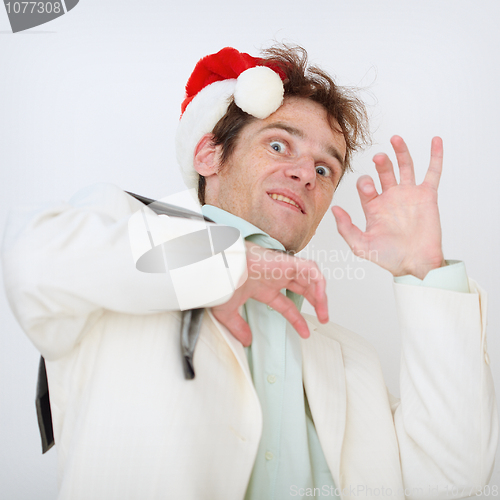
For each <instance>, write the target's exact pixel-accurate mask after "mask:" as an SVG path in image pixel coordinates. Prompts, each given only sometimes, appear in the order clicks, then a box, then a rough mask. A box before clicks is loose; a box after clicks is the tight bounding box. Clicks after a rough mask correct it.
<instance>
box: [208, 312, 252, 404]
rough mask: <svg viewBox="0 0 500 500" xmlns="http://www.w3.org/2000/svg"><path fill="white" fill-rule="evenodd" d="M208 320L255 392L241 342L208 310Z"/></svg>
mask: <svg viewBox="0 0 500 500" xmlns="http://www.w3.org/2000/svg"><path fill="white" fill-rule="evenodd" d="M206 311H207V313H208V315H209V317H210V319H211V320H212V321H213V323H214V324H215V326H216V327H217V330H218V331H219V332H220V334H221V336H222V338H223V339H224V340H225V341H226V343H227V345H228V346H229V349H231V351H232V353H233V354H234V356H235V358H236V360H237V361H238V364H239V365H240V367H241V369H242V370H243V373H244V374H245V378H246V379H247V381H248V383H249V384H250V385H251V386H252V389H253V391H254V392H255V388H254V385H253V380H252V375H251V373H250V368H249V366H248V360H247V356H246V353H245V349H244V348H243V346H242V345H241V342H239V341H238V340H236V339H235V338H234V337H233V336H232V335H231V333H230V332H229V330H228V329H227V328H226V327H225V326H223V325H221V324H220V323H219V322H218V321H217V320H216V319H215V317H214V315H213V314H212V311H211V310H210V309H207V310H206ZM255 397H256V398H257V400H258V397H257V393H256V392H255Z"/></svg>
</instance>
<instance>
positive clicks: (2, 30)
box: [0, 0, 500, 500]
mask: <svg viewBox="0 0 500 500" xmlns="http://www.w3.org/2000/svg"><path fill="white" fill-rule="evenodd" d="M499 19H500V2H497V1H495V0H488V1H485V0H483V1H477V0H476V1H468V0H444V1H437V0H420V1H402V0H380V1H373V0H351V1H346V0H342V1H341V0H329V1H326V0H324V1H315V0H311V1H310V2H308V3H307V5H306V2H304V1H303V0H287V1H286V2H284V1H280V0H275V1H274V2H269V1H263V0H256V1H253V2H251V3H250V2H233V3H229V2H225V1H221V0H215V1H212V2H202V1H200V0H196V1H189V0H186V1H184V2H180V1H176V2H168V1H163V0H143V1H131V0H119V1H118V0H106V1H103V0H101V1H97V0H81V1H80V3H79V4H78V5H77V6H76V7H75V8H74V9H73V10H72V11H70V12H69V13H68V14H66V15H64V16H62V17H60V18H59V19H56V20H55V21H53V22H50V23H48V24H45V25H42V26H39V27H36V28H33V29H32V30H29V31H27V32H22V33H18V34H12V33H11V32H10V25H9V22H8V19H7V14H6V13H5V11H4V10H3V9H2V8H0V179H1V182H0V231H1V232H2V233H3V226H4V224H5V220H6V216H7V213H8V210H9V209H10V208H11V207H12V206H17V205H19V204H26V203H30V202H47V201H57V200H66V199H68V198H69V197H70V196H71V195H72V194H73V193H74V192H76V191H77V190H78V189H79V188H81V187H83V186H87V185H89V184H93V183H95V182H101V181H106V182H113V183H115V184H117V185H119V186H121V187H122V188H123V189H126V190H130V191H134V192H137V193H141V194H143V195H145V196H148V197H151V198H160V197H162V196H166V195H168V194H172V193H176V192H178V191H181V190H183V189H184V186H183V184H182V181H181V177H180V174H179V173H178V171H177V167H176V160H175V153H174V147H173V145H174V134H175V129H176V124H177V120H178V116H179V113H180V102H181V101H182V98H183V88H184V85H185V82H186V80H187V78H188V76H189V74H190V72H191V71H192V69H193V67H194V65H195V63H196V62H197V60H198V59H199V58H200V57H202V56H203V55H206V54H209V53H213V52H216V51H218V50H219V49H221V48H222V47H224V46H228V45H229V46H234V47H236V48H238V49H239V50H241V51H246V52H249V53H251V54H252V55H258V50H259V49H260V48H261V47H265V46H268V45H269V44H270V43H271V42H272V41H273V40H277V41H286V42H294V43H299V44H301V45H302V46H304V47H306V48H307V50H308V52H309V55H310V58H311V60H312V61H313V62H315V63H317V64H319V65H321V66H322V67H323V68H324V69H326V70H327V71H329V72H331V73H332V74H334V75H336V77H337V81H338V83H340V84H342V85H349V86H361V87H364V88H365V90H364V92H363V94H362V96H363V98H364V99H365V101H366V102H367V103H368V106H369V111H370V115H371V117H372V130H373V146H372V147H370V148H369V149H368V150H367V151H365V152H363V153H361V154H359V155H358V156H357V157H356V159H355V161H354V170H355V171H354V173H351V174H349V175H348V176H347V177H346V178H345V179H344V180H343V181H342V183H341V185H340V187H339V189H338V191H337V193H336V195H335V198H334V202H335V203H337V204H339V205H341V206H342V207H344V208H345V209H346V210H347V211H348V212H349V213H350V214H351V215H352V218H353V220H354V222H355V223H357V224H358V225H359V226H360V227H362V228H363V227H364V226H363V224H364V218H363V214H362V211H361V207H360V204H359V200H358V197H357V193H356V189H355V182H356V179H357V177H359V176H360V175H362V174H366V173H368V174H370V175H374V174H375V169H374V166H373V163H372V162H371V158H372V157H373V155H374V154H375V153H377V152H379V151H386V152H388V153H390V151H391V148H390V144H389V139H390V137H391V136H392V135H393V134H396V133H397V134H399V135H401V136H403V138H404V139H405V140H406V141H407V143H408V145H409V147H410V151H411V152H412V154H413V158H414V161H415V165H416V171H417V179H418V180H420V181H421V180H422V179H423V176H424V173H425V171H426V168H427V166H428V161H429V152H430V141H431V138H432V137H433V136H434V135H440V136H441V137H442V138H443V139H444V147H445V166H444V173H443V177H442V181H441V187H440V196H439V202H440V211H441V217H442V224H443V243H444V250H445V256H446V258H452V259H461V260H464V261H465V263H466V266H467V271H468V274H469V276H471V277H473V278H475V279H476V280H477V281H478V282H479V283H480V284H481V286H482V287H483V288H485V289H486V290H488V292H489V303H490V311H489V335H490V336H489V341H488V345H489V355H490V359H491V368H492V370H493V375H494V377H495V380H496V385H497V388H500V369H499V363H500V340H499V336H498V331H499V330H500V308H499V307H498V303H499V298H500V286H499V278H500V272H499V271H500V269H499V262H500V261H499V259H498V257H497V251H498V248H499V247H500V229H499V228H500V197H499V196H498V191H499V186H500V173H499V171H500V162H499V161H498V158H497V156H498V135H499V132H500V127H499V124H498V116H499V98H498V92H499V90H498V83H497V82H498V79H499V77H500V72H499V70H498V60H499V48H500V31H499V30H498V20H499ZM321 249H329V250H332V249H333V250H336V251H337V252H338V253H337V260H338V262H330V263H328V262H323V263H322V264H323V266H327V267H326V268H325V272H326V273H330V276H331V278H330V279H329V284H328V294H329V300H330V317H331V319H332V320H333V321H335V322H337V323H340V324H342V325H344V326H346V327H348V328H350V329H352V330H355V331H357V332H358V333H360V334H362V335H364V336H365V337H366V338H368V339H369V340H370V341H371V342H372V343H373V344H374V345H375V347H376V349H377V351H378V352H379V354H380V357H381V360H382V364H383V367H384V373H385V376H386V379H387V384H388V387H389V389H390V390H391V392H393V393H394V394H395V395H398V382H397V380H398V369H399V347H400V340H399V335H398V325H397V318H396V315H395V310H394V299H393V295H392V284H391V282H392V278H391V276H390V275H389V274H388V273H387V272H386V271H383V270H381V269H379V268H377V267H376V266H375V265H373V264H371V263H366V262H358V260H357V259H355V258H354V257H352V255H351V254H350V253H349V252H348V247H347V245H346V244H345V243H344V242H343V240H342V238H341V237H340V236H339V235H338V234H337V231H336V228H335V223H334V220H333V216H332V215H331V213H329V212H328V213H327V214H326V216H325V219H324V221H323V223H322V225H321V226H320V228H319V230H318V232H317V235H316V236H315V238H314V239H313V240H312V242H311V244H310V255H311V256H312V255H313V254H314V252H319V251H320V250H321ZM318 255H321V254H318ZM323 255H324V254H323ZM329 255H331V254H329ZM321 259H323V260H324V258H323V257H322V256H321V257H320V260H321ZM333 260H335V259H333ZM328 266H329V267H328ZM348 266H349V268H348ZM349 269H350V270H351V271H350V273H349ZM356 270H357V274H356V272H355V271H356ZM349 276H350V277H349ZM307 309H308V308H307V307H306V310H307ZM0 315H1V327H0V497H1V498H2V499H6V500H33V499H36V500H49V499H55V498H56V491H57V476H56V451H55V450H51V451H50V452H49V453H48V454H47V455H45V456H42V455H41V451H40V443H39V438H38V430H37V423H36V415H35V407H34V395H35V382H36V375H37V364H38V358H39V355H38V353H37V351H36V350H35V348H34V347H33V346H32V345H31V343H30V342H29V340H28V339H27V337H26V336H25V335H24V334H23V332H22V331H21V329H20V327H19V326H18V324H17V323H16V321H15V319H14V317H13V315H12V313H11V311H10V309H9V307H8V304H7V301H6V299H5V294H4V291H3V289H2V291H1V292H0ZM457 418H459V416H457ZM497 462H498V463H497V465H496V469H495V473H494V476H493V478H492V480H491V484H492V485H499V484H500V461H498V460H497Z"/></svg>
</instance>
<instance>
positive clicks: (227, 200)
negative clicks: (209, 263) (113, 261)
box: [207, 97, 346, 252]
mask: <svg viewBox="0 0 500 500" xmlns="http://www.w3.org/2000/svg"><path fill="white" fill-rule="evenodd" d="M345 153H346V145H345V140H344V137H343V136H342V134H340V133H338V132H335V131H333V130H332V128H331V127H330V123H329V121H328V118H327V113H326V111H325V109H324V108H323V107H322V106H321V105H319V104H317V103H315V102H314V101H311V100H308V99H304V98H295V97H292V98H287V99H286V100H285V102H284V104H283V105H282V106H281V107H280V108H279V109H278V110H277V111H276V112H275V113H273V114H272V115H270V116H269V117H268V118H266V119H264V120H255V121H253V122H251V123H250V124H249V125H247V126H246V127H245V128H243V130H242V132H241V134H240V137H239V139H238V142H237V145H236V147H235V150H234V152H233V154H232V155H231V157H230V158H229V160H228V161H227V163H226V164H225V165H224V166H223V167H222V168H221V170H220V171H219V172H218V174H217V181H216V183H215V185H214V184H212V185H210V184H209V185H208V186H207V187H208V188H209V189H208V192H207V195H208V196H207V202H208V203H210V204H213V205H216V206H218V207H220V208H222V209H223V210H226V211H228V212H230V213H232V214H234V215H237V216H239V217H241V218H242V219H245V220H247V221H248V222H251V223H252V224H254V225H255V226H257V227H259V228H260V229H262V230H263V231H265V232H266V233H268V234H269V235H270V236H272V237H273V238H275V239H277V240H278V241H280V242H281V243H282V244H283V245H284V246H285V248H286V249H287V250H293V251H295V252H298V251H299V250H301V249H302V248H304V247H305V246H306V245H307V243H308V242H309V240H310V239H311V238H312V236H313V235H314V233H315V231H316V228H317V227H318V224H319V223H320V221H321V219H322V218H323V215H324V214H325V212H326V210H327V209H328V207H329V205H330V203H331V200H332V197H333V193H334V191H335V188H336V187H337V184H338V182H339V180H340V178H341V176H342V173H343V159H344V158H345ZM212 186H213V187H215V189H210V188H211V187H212Z"/></svg>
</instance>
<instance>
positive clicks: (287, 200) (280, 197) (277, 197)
mask: <svg viewBox="0 0 500 500" xmlns="http://www.w3.org/2000/svg"><path fill="white" fill-rule="evenodd" d="M269 196H270V197H271V198H272V199H273V200H278V201H284V202H285V203H289V204H290V205H293V206H294V207H297V208H298V209H299V210H300V207H299V206H298V205H297V203H295V202H294V201H293V200H291V199H290V198H287V197H286V196H283V195H282V194H275V193H273V194H270V195H269Z"/></svg>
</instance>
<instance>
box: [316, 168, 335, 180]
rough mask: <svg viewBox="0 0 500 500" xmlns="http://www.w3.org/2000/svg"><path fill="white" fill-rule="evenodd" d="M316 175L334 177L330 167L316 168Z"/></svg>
mask: <svg viewBox="0 0 500 500" xmlns="http://www.w3.org/2000/svg"><path fill="white" fill-rule="evenodd" d="M316 173H317V174H319V175H321V176H323V177H330V176H331V175H332V171H331V170H330V169H329V168H328V167H324V166H323V165H318V166H317V167H316Z"/></svg>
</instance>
